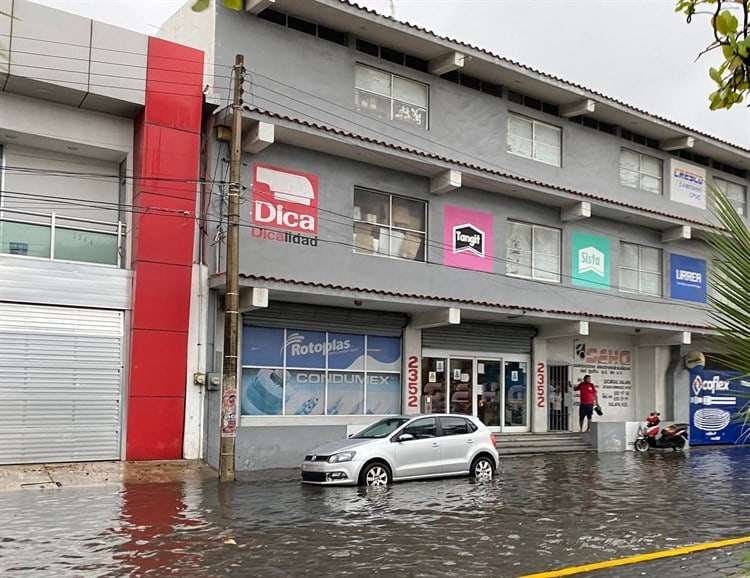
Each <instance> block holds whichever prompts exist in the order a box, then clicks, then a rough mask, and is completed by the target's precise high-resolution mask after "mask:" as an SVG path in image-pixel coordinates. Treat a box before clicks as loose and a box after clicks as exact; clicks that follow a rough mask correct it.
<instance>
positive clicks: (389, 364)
mask: <svg viewBox="0 0 750 578" xmlns="http://www.w3.org/2000/svg"><path fill="white" fill-rule="evenodd" d="M367 371H397V372H400V371H401V338H400V337H380V336H378V335H368V336H367Z"/></svg>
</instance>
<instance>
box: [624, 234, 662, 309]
mask: <svg viewBox="0 0 750 578" xmlns="http://www.w3.org/2000/svg"><path fill="white" fill-rule="evenodd" d="M625 246H629V247H635V248H636V249H637V250H638V265H637V267H636V268H633V267H630V266H625V265H623V258H622V256H623V254H624V247H625ZM644 249H647V250H649V251H656V252H657V253H658V259H657V263H658V264H659V270H658V271H651V270H649V269H645V268H643V265H642V263H643V250H644ZM619 258H620V262H619V266H618V280H617V281H618V289H619V290H620V292H621V293H630V294H631V295H649V296H651V297H663V296H664V250H663V249H659V248H657V247H650V246H648V245H641V244H639V243H630V242H627V241H621V242H620V256H619ZM623 271H631V272H632V271H634V272H635V273H636V275H637V278H638V289H637V290H636V291H633V290H631V289H625V288H624V287H623V282H622V280H623ZM643 274H649V275H657V276H658V278H659V282H658V288H659V289H658V293H651V292H648V291H644V290H643V281H644V279H643Z"/></svg>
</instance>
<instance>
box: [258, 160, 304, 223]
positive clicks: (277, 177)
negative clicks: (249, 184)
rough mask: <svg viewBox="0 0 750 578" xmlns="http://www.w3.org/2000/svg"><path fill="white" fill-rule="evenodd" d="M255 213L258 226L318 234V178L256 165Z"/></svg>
mask: <svg viewBox="0 0 750 578" xmlns="http://www.w3.org/2000/svg"><path fill="white" fill-rule="evenodd" d="M252 213H253V214H252V217H253V218H252V222H253V225H257V226H258V227H264V228H271V229H284V230H286V231H292V232H293V233H297V234H300V233H301V234H308V235H315V234H317V232H318V177H317V176H316V175H310V174H307V173H299V172H297V171H290V170H289V169H282V168H279V167H272V166H268V165H261V164H256V165H255V174H254V178H253V210H252ZM263 236H267V235H263Z"/></svg>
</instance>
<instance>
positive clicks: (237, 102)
mask: <svg viewBox="0 0 750 578" xmlns="http://www.w3.org/2000/svg"><path fill="white" fill-rule="evenodd" d="M244 72H245V59H244V57H243V56H242V55H241V54H238V55H237V56H236V57H235V60H234V99H233V102H232V140H231V143H230V146H231V156H230V161H229V207H228V209H227V258H226V275H225V277H226V279H225V293H224V366H223V371H222V381H221V446H220V449H219V482H233V481H234V455H235V443H234V442H235V437H236V434H237V421H238V415H237V414H238V412H237V356H238V351H237V341H238V339H237V337H238V332H239V316H240V312H239V302H240V299H239V297H240V259H239V257H240V251H239V241H240V189H241V187H240V172H241V171H240V169H241V160H242V84H243V82H244V78H245V75H244Z"/></svg>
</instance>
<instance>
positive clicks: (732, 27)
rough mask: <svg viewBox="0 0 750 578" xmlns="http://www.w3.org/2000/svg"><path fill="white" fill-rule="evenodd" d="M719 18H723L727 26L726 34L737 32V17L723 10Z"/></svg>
mask: <svg viewBox="0 0 750 578" xmlns="http://www.w3.org/2000/svg"><path fill="white" fill-rule="evenodd" d="M721 16H722V17H723V18H724V22H725V23H726V26H727V32H726V34H732V33H735V32H737V25H738V24H739V21H738V20H737V17H736V16H735V15H734V14H732V13H731V12H729V10H724V12H722V13H721Z"/></svg>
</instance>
